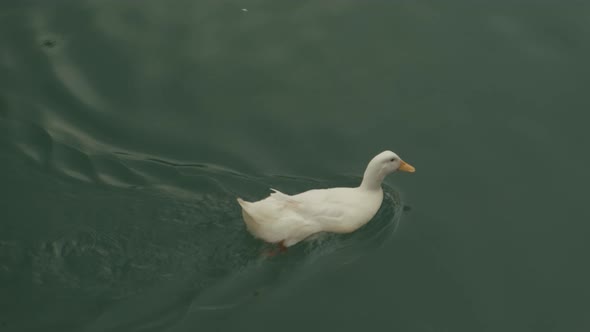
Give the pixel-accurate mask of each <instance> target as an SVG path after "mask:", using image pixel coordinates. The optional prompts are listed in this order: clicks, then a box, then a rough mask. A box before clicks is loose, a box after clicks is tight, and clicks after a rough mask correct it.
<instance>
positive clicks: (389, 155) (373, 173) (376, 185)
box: [361, 151, 416, 190]
mask: <svg viewBox="0 0 590 332" xmlns="http://www.w3.org/2000/svg"><path fill="white" fill-rule="evenodd" d="M396 171H402V172H410V173H414V172H415V171H416V169H415V168H414V167H413V166H412V165H410V164H408V163H406V162H405V161H403V160H402V159H401V158H400V157H399V156H398V155H397V154H395V153H394V152H392V151H383V152H381V153H380V154H378V155H376V156H375V157H374V158H373V159H371V161H370V162H369V165H367V169H366V170H365V174H364V176H363V182H362V183H361V188H365V189H369V190H376V189H380V188H381V183H382V182H383V180H384V179H385V177H386V176H387V175H388V174H391V173H393V172H396Z"/></svg>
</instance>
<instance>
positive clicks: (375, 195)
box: [238, 151, 415, 251]
mask: <svg viewBox="0 0 590 332" xmlns="http://www.w3.org/2000/svg"><path fill="white" fill-rule="evenodd" d="M397 170H400V171H405V172H414V171H415V169H414V167H412V166H411V165H410V164H408V163H406V162H404V161H403V160H402V159H401V158H400V157H398V155H396V154H395V153H393V152H391V151H384V152H381V153H380V154H378V155H377V156H375V157H374V158H373V159H372V160H371V161H370V162H369V165H368V166H367V169H366V170H365V174H364V176H363V182H362V183H361V185H360V186H359V187H356V188H329V189H313V190H309V191H306V192H303V193H300V194H297V195H293V196H291V195H287V194H283V193H281V192H279V191H278V190H275V189H271V190H272V191H273V193H272V194H270V196H269V197H267V198H265V199H263V200H260V201H257V202H246V201H244V200H242V199H241V198H238V203H239V204H240V205H241V206H242V216H243V217H244V221H245V223H246V227H247V228H248V231H249V232H250V233H252V235H254V236H255V237H257V238H259V239H262V240H264V241H266V242H269V243H277V244H279V246H280V251H285V250H286V249H287V247H290V246H292V245H294V244H296V243H298V242H300V241H302V240H304V239H306V238H307V237H309V236H311V235H313V234H316V233H319V232H331V233H350V232H354V231H355V230H357V229H359V228H360V227H361V226H363V225H365V224H366V223H368V222H369V221H370V220H371V219H372V218H373V216H375V214H376V213H377V210H379V207H380V206H381V202H382V201H383V189H381V183H382V182H383V180H384V179H385V176H386V175H388V174H390V173H393V172H395V171H397Z"/></svg>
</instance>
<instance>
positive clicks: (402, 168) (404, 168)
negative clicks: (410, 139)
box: [398, 160, 416, 173]
mask: <svg viewBox="0 0 590 332" xmlns="http://www.w3.org/2000/svg"><path fill="white" fill-rule="evenodd" d="M401 162H402V164H401V165H400V166H399V168H398V169H399V170H400V171H403V172H410V173H414V172H415V171H416V169H415V168H414V166H412V165H410V164H408V163H407V162H405V161H403V160H402V161H401Z"/></svg>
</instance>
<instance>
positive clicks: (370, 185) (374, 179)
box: [360, 164, 385, 190]
mask: <svg viewBox="0 0 590 332" xmlns="http://www.w3.org/2000/svg"><path fill="white" fill-rule="evenodd" d="M384 179H385V174H383V172H382V170H381V169H377V168H376V166H375V165H371V164H369V166H367V169H366V170H365V174H364V175H363V182H362V183H361V185H360V188H363V189H366V190H381V183H383V180H384Z"/></svg>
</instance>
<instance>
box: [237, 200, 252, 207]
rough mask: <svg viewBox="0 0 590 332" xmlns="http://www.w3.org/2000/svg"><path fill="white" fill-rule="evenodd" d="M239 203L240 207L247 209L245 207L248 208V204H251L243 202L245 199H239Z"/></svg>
mask: <svg viewBox="0 0 590 332" xmlns="http://www.w3.org/2000/svg"><path fill="white" fill-rule="evenodd" d="M237 201H238V204H240V206H241V207H242V208H245V207H247V206H248V204H250V202H246V201H245V200H243V199H241V198H239V197H238V199H237Z"/></svg>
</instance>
